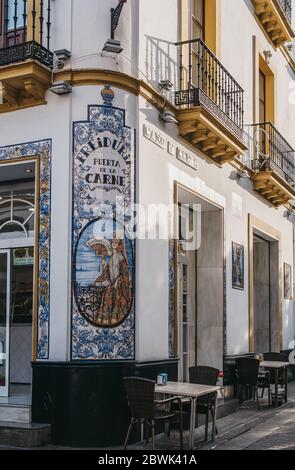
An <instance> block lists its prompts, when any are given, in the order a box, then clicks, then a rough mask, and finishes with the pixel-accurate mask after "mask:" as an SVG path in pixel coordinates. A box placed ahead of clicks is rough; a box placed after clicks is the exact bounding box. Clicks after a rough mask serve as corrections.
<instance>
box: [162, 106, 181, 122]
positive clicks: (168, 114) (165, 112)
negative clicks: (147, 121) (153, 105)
mask: <svg viewBox="0 0 295 470" xmlns="http://www.w3.org/2000/svg"><path fill="white" fill-rule="evenodd" d="M159 118H160V119H161V121H164V122H167V123H169V124H170V123H172V122H173V123H174V124H177V119H176V117H175V114H174V113H172V111H170V110H169V109H168V108H164V109H162V111H161V112H160V114H159Z"/></svg>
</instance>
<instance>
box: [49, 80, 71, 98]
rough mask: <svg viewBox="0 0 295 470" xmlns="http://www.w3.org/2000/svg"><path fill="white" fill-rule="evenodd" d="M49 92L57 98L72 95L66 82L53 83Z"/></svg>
mask: <svg viewBox="0 0 295 470" xmlns="http://www.w3.org/2000/svg"><path fill="white" fill-rule="evenodd" d="M50 91H52V93H55V94H56V95H59V96H61V95H68V94H69V93H72V87H71V85H70V84H69V83H68V82H65V81H60V82H54V83H53V84H52V86H51V88H50Z"/></svg>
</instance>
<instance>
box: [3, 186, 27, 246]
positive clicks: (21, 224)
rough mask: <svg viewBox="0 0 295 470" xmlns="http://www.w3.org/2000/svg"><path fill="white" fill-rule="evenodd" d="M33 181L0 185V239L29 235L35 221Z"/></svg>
mask: <svg viewBox="0 0 295 470" xmlns="http://www.w3.org/2000/svg"><path fill="white" fill-rule="evenodd" d="M34 216H35V188H34V182H33V181H32V182H31V183H24V184H21V185H15V186H12V187H11V186H10V187H9V186H2V187H1V186H0V239H9V238H22V237H27V238H28V237H30V236H32V235H33V233H34V222H35V217H34Z"/></svg>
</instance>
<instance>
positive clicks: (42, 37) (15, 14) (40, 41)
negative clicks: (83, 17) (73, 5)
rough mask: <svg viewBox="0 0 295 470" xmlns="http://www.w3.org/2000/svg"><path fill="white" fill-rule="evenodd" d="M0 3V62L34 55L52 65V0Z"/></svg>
mask: <svg viewBox="0 0 295 470" xmlns="http://www.w3.org/2000/svg"><path fill="white" fill-rule="evenodd" d="M0 5H2V9H0V66H3V65H8V64H12V63H16V62H20V61H24V60H27V59H34V60H37V61H38V62H40V63H41V64H43V65H45V66H47V67H51V66H52V64H53V54H52V52H50V33H51V0H4V1H3V2H0Z"/></svg>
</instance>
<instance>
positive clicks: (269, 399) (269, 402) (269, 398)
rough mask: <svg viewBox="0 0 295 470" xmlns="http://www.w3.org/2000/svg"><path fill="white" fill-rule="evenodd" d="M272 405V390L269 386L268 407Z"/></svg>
mask: <svg viewBox="0 0 295 470" xmlns="http://www.w3.org/2000/svg"><path fill="white" fill-rule="evenodd" d="M270 405H271V390H270V384H269V386H268V406H270Z"/></svg>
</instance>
